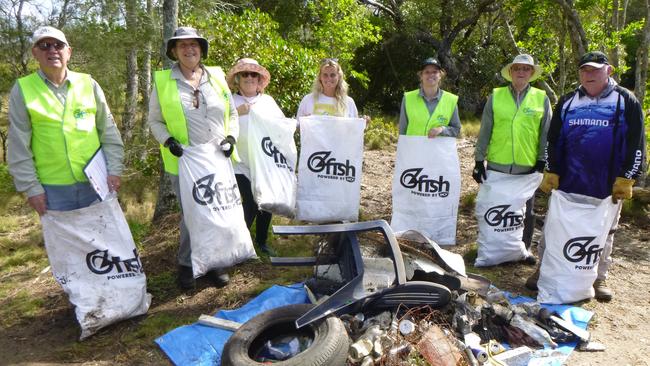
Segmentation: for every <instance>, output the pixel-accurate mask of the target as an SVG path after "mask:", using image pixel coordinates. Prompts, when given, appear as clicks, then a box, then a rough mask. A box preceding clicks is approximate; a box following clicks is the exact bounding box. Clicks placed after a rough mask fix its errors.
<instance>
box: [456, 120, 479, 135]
mask: <svg viewBox="0 0 650 366" xmlns="http://www.w3.org/2000/svg"><path fill="white" fill-rule="evenodd" d="M480 128H481V119H480V118H478V117H468V118H464V119H463V120H462V121H461V129H460V135H461V137H478V131H479V129H480Z"/></svg>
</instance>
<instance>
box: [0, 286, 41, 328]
mask: <svg viewBox="0 0 650 366" xmlns="http://www.w3.org/2000/svg"><path fill="white" fill-rule="evenodd" d="M44 302H45V301H44V300H43V299H42V298H38V297H34V296H32V294H31V293H30V292H29V291H28V290H26V289H22V290H20V291H18V293H16V294H15V295H13V296H11V297H10V298H8V299H5V300H4V301H2V302H0V304H2V311H1V312H0V314H2V316H1V319H2V320H1V321H0V324H2V325H3V326H5V327H10V326H11V325H14V324H16V323H17V322H19V321H20V319H24V318H32V317H36V316H38V314H39V313H40V312H41V310H42V309H43V304H44Z"/></svg>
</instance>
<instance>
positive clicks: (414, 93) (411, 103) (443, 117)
mask: <svg viewBox="0 0 650 366" xmlns="http://www.w3.org/2000/svg"><path fill="white" fill-rule="evenodd" d="M404 102H405V103H406V105H405V109H406V116H407V117H408V119H409V123H408V126H407V127H406V134H407V135H411V136H427V135H428V134H429V130H431V129H432V128H435V127H440V126H447V125H449V121H450V120H451V117H452V116H453V114H454V110H455V109H456V104H457V103H458V96H457V95H454V94H452V93H449V92H446V91H444V90H443V91H442V96H441V97H440V100H439V101H438V105H436V109H434V111H433V113H431V115H430V116H429V109H428V108H427V105H426V103H425V102H424V98H422V97H421V96H420V89H416V90H411V91H410V92H406V93H404Z"/></svg>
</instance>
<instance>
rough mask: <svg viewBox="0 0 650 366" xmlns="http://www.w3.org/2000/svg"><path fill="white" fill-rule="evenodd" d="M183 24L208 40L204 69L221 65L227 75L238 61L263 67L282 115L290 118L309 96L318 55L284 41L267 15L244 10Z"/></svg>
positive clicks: (192, 20) (270, 91) (275, 24)
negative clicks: (251, 61) (246, 60)
mask: <svg viewBox="0 0 650 366" xmlns="http://www.w3.org/2000/svg"><path fill="white" fill-rule="evenodd" d="M186 22H187V23H189V24H192V25H193V26H195V27H197V28H199V29H201V30H202V31H203V32H204V34H205V35H206V37H207V38H208V39H209V40H210V54H209V57H208V59H207V60H206V61H205V63H206V64H207V65H220V66H221V67H222V68H223V69H224V71H225V72H227V71H228V69H230V67H231V65H233V64H234V63H235V61H236V60H237V59H239V58H240V57H252V58H255V59H257V61H258V62H259V63H260V64H262V65H264V66H265V67H266V68H267V69H268V70H269V72H270V73H271V77H272V79H271V84H270V85H269V87H268V88H267V90H266V92H267V93H268V94H270V95H271V96H273V97H274V99H275V100H276V102H277V103H278V105H280V108H282V110H283V111H284V112H285V114H287V115H292V114H293V113H294V111H295V110H297V109H298V103H300V100H301V99H302V97H303V96H304V95H305V94H307V93H309V90H310V88H311V81H312V79H313V77H314V75H315V70H314V65H316V64H317V60H318V59H319V55H318V53H317V52H315V51H313V50H309V49H306V48H304V47H302V46H301V45H300V44H298V43H296V42H292V41H286V40H284V39H283V38H282V37H281V36H280V35H279V34H278V24H277V23H276V22H274V21H273V19H271V17H270V16H269V15H268V14H265V13H262V12H260V11H252V10H245V11H244V12H243V13H242V14H241V15H237V14H226V13H221V14H218V15H216V16H215V17H213V18H210V19H207V20H198V19H187V20H186ZM224 35H227V36H224Z"/></svg>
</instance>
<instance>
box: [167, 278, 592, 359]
mask: <svg viewBox="0 0 650 366" xmlns="http://www.w3.org/2000/svg"><path fill="white" fill-rule="evenodd" d="M509 300H510V302H511V303H512V304H518V303H523V302H532V301H535V300H533V299H531V298H529V297H524V296H518V297H512V296H509ZM308 302H309V299H308V297H307V293H306V291H305V289H304V287H303V285H302V284H295V285H291V286H278V285H274V286H272V287H270V288H269V289H267V290H265V291H264V292H262V293H261V294H259V295H258V296H257V297H256V298H254V299H253V300H251V301H250V302H248V303H247V304H246V305H244V306H242V307H241V308H239V309H235V310H220V311H219V312H217V314H216V315H215V316H216V317H217V318H221V319H227V320H232V321H235V322H239V323H245V322H247V321H248V320H249V319H251V318H253V317H254V316H255V315H257V314H259V313H262V312H264V311H267V310H270V309H274V308H277V307H280V306H284V305H290V304H306V303H308ZM542 306H543V307H545V308H548V309H549V310H551V311H556V312H557V313H558V314H560V316H561V317H562V318H563V319H564V320H567V321H571V322H572V323H573V324H575V325H577V326H578V327H580V328H582V329H587V325H588V323H589V320H590V319H591V317H592V316H593V313H592V312H590V311H588V310H585V309H582V308H580V307H576V306H569V305H546V304H542ZM232 333H233V332H231V331H227V330H223V329H218V328H213V327H208V326H204V325H201V324H198V323H195V324H192V325H186V326H182V327H179V328H176V329H174V330H172V331H170V332H169V333H167V334H165V335H163V336H162V337H159V338H158V339H156V343H158V346H160V348H161V349H162V350H163V352H165V354H167V357H169V359H170V360H171V361H172V362H173V363H174V364H175V365H179V366H180V365H182V366H185V365H200V366H202V365H206V366H207V365H220V364H221V352H222V350H223V346H224V345H225V344H226V341H227V340H228V338H230V336H231V335H232ZM575 347H576V343H575V342H574V343H561V344H560V347H558V348H556V349H554V350H553V349H543V350H536V351H535V352H534V354H533V358H532V359H531V360H530V362H529V363H528V365H529V366H560V365H562V364H564V361H566V359H567V358H568V357H569V355H570V354H571V352H572V351H573V349H574V348H575Z"/></svg>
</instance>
